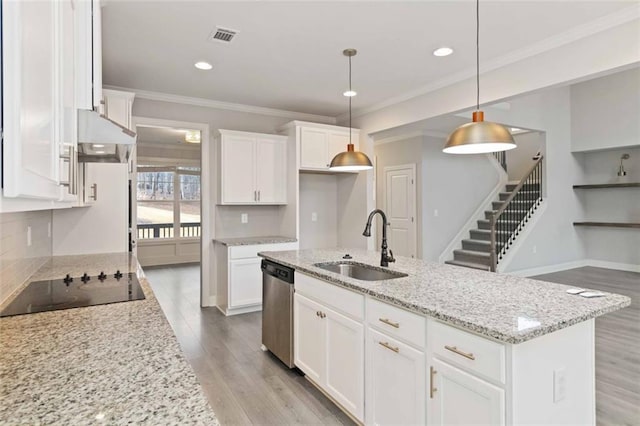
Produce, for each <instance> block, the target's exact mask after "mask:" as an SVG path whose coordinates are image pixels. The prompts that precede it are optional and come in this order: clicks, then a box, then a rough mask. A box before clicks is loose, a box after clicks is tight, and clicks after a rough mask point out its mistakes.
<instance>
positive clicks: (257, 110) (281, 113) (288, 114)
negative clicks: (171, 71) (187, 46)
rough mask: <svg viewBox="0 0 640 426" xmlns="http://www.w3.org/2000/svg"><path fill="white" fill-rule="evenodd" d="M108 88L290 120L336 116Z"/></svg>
mask: <svg viewBox="0 0 640 426" xmlns="http://www.w3.org/2000/svg"><path fill="white" fill-rule="evenodd" d="M104 88H105V89H108V90H120V91H125V92H133V93H135V95H136V98H137V99H147V100H150V101H160V102H171V103H176V104H183V105H192V106H199V107H205V108H214V109H221V110H226V111H238V112H246V113H249V114H259V115H267V116H271V117H283V118H289V119H291V120H305V121H313V122H319V123H326V124H336V118H335V117H330V116H327V115H318V114H308V113H305V112H295V111H287V110H283V109H275V108H267V107H260V106H254V105H245V104H236V103H232V102H224V101H216V100H214V99H205V98H194V97H190V96H181V95H174V94H172V93H162V92H153V91H149V90H139V89H133V88H128V87H120V86H111V85H105V86H104Z"/></svg>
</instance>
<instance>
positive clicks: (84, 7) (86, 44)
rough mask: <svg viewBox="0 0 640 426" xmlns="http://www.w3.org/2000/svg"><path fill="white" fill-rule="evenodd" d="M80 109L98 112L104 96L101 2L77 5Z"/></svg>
mask: <svg viewBox="0 0 640 426" xmlns="http://www.w3.org/2000/svg"><path fill="white" fill-rule="evenodd" d="M75 7H76V19H75V27H76V34H77V43H76V55H77V58H76V69H77V76H76V82H77V88H78V89H77V93H76V99H77V103H78V108H80V109H86V110H93V109H95V110H97V109H98V108H100V107H101V105H102V102H103V94H102V12H101V6H100V1H99V0H80V1H76V2H75Z"/></svg>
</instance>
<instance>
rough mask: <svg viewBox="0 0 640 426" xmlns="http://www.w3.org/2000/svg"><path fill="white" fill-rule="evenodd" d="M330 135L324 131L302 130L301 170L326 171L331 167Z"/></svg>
mask: <svg viewBox="0 0 640 426" xmlns="http://www.w3.org/2000/svg"><path fill="white" fill-rule="evenodd" d="M328 143H329V135H328V132H327V131H326V130H323V129H311V128H304V127H303V128H301V129H300V168H303V169H326V168H328V167H329V161H331V160H330V159H328V158H327V156H328Z"/></svg>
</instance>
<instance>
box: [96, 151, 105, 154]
mask: <svg viewBox="0 0 640 426" xmlns="http://www.w3.org/2000/svg"><path fill="white" fill-rule="evenodd" d="M96 154H106V152H104V151H96Z"/></svg>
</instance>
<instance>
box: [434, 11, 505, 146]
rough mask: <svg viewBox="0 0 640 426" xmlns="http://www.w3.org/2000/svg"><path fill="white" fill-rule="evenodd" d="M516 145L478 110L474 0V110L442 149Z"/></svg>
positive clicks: (477, 32) (478, 66)
mask: <svg viewBox="0 0 640 426" xmlns="http://www.w3.org/2000/svg"><path fill="white" fill-rule="evenodd" d="M515 147H516V143H515V141H514V140H513V136H512V135H511V133H510V132H509V130H508V129H507V128H506V127H504V126H503V125H501V124H498V123H491V122H488V121H484V112H482V111H480V0H476V111H475V112H474V113H473V121H472V122H471V123H467V124H463V125H462V126H460V127H458V128H457V129H455V130H454V131H453V132H452V133H451V134H450V135H449V137H448V138H447V144H446V145H445V146H444V148H443V149H442V151H443V152H445V153H447V154H485V153H489V152H498V151H507V150H509V149H513V148H515Z"/></svg>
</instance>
